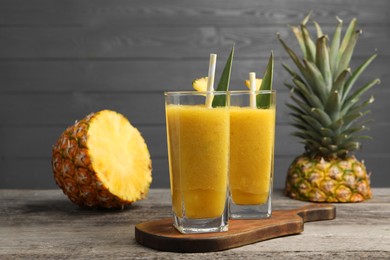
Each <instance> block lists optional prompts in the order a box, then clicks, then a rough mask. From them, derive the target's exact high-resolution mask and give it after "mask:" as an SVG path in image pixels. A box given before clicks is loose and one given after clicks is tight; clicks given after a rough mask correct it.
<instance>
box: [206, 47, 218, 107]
mask: <svg viewBox="0 0 390 260" xmlns="http://www.w3.org/2000/svg"><path fill="white" fill-rule="evenodd" d="M216 63H217V54H214V53H211V54H210V63H209V75H208V78H207V95H206V107H208V108H211V105H212V103H213V98H214V94H213V91H214V77H215V66H216Z"/></svg>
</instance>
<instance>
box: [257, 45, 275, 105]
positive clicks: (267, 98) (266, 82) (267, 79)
mask: <svg viewBox="0 0 390 260" xmlns="http://www.w3.org/2000/svg"><path fill="white" fill-rule="evenodd" d="M273 78H274V54H273V52H271V55H270V57H269V60H268V65H267V69H266V70H265V73H264V76H263V80H262V81H261V85H260V90H269V91H271V90H272V83H273ZM271 97H272V96H271V93H269V94H265V95H263V94H262V95H257V97H256V102H257V107H261V108H269V107H270V105H271Z"/></svg>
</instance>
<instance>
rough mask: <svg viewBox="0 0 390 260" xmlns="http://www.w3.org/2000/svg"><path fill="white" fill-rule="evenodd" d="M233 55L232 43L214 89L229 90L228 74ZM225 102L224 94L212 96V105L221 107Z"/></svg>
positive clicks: (229, 73) (230, 70)
mask: <svg viewBox="0 0 390 260" xmlns="http://www.w3.org/2000/svg"><path fill="white" fill-rule="evenodd" d="M233 56H234V45H233V47H232V50H231V51H230V55H229V57H228V59H227V61H226V64H225V67H224V69H223V72H222V75H221V78H220V79H219V83H218V86H217V89H216V91H228V90H229V83H230V75H231V72H232V65H233ZM225 104H226V96H223V95H216V96H214V99H213V103H212V106H213V107H221V106H225Z"/></svg>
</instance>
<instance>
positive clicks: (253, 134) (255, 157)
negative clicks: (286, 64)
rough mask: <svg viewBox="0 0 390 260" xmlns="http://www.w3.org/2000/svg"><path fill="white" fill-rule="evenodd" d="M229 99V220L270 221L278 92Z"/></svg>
mask: <svg viewBox="0 0 390 260" xmlns="http://www.w3.org/2000/svg"><path fill="white" fill-rule="evenodd" d="M229 98H230V107H229V111H230V177H229V185H230V218H232V219H255V218H267V217H270V216H271V212H272V208H271V193H272V178H273V169H274V143H275V111H276V110H275V108H276V107H275V106H276V92H275V91H255V92H251V91H230V92H229ZM251 99H252V101H254V100H256V102H251V101H250V100H251Z"/></svg>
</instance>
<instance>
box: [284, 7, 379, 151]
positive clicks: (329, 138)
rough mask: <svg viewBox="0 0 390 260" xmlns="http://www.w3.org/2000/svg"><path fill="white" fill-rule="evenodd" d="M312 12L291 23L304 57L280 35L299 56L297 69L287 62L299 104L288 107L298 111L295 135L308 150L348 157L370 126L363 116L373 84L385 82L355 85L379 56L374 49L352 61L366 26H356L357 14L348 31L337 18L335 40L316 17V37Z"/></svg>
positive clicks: (295, 61)
mask: <svg viewBox="0 0 390 260" xmlns="http://www.w3.org/2000/svg"><path fill="white" fill-rule="evenodd" d="M310 16H311V12H310V13H309V14H308V15H307V16H306V17H304V19H303V20H302V22H301V24H300V25H299V26H290V28H291V30H292V32H293V34H294V35H295V38H296V39H297V41H298V45H299V47H300V50H301V51H302V56H300V55H298V54H297V53H296V52H294V51H293V50H292V49H291V48H290V47H289V46H288V45H287V44H286V42H285V41H284V40H283V39H282V38H281V36H280V34H278V35H277V36H278V39H279V41H280V43H281V45H282V46H283V48H284V49H285V51H286V52H287V54H288V56H289V57H290V58H291V60H292V61H293V64H294V65H295V67H296V69H293V68H291V67H289V66H288V65H287V64H282V66H283V67H284V69H285V70H286V71H287V72H288V73H289V74H290V76H291V78H292V83H287V82H286V83H285V85H286V86H287V88H289V89H290V97H291V99H292V101H293V103H288V104H287V106H288V107H289V108H290V110H291V111H292V112H291V113H290V114H291V116H292V119H293V123H292V125H293V126H294V127H295V128H296V130H297V131H296V132H294V133H293V135H295V136H298V137H299V138H301V139H303V140H302V141H303V143H304V144H305V148H306V152H307V153H308V154H309V155H312V156H323V157H344V156H346V155H348V154H349V153H350V152H351V151H354V150H357V149H359V148H360V146H361V145H360V143H359V139H361V138H367V136H362V135H358V134H359V133H360V132H361V131H363V130H367V127H366V126H365V123H367V122H369V121H370V120H367V121H364V122H360V120H359V119H360V118H361V117H363V116H364V115H366V114H368V113H369V110H365V109H366V107H367V106H368V105H369V104H371V103H372V102H374V98H373V97H372V96H371V97H369V98H365V97H364V94H365V93H367V91H368V90H369V89H371V88H372V87H373V86H375V85H377V84H379V83H380V80H379V79H373V80H371V81H370V82H368V83H366V84H365V85H363V86H361V87H357V89H356V90H354V86H355V83H356V82H357V80H358V78H359V76H360V75H361V74H362V73H363V72H364V71H365V69H366V68H367V67H368V66H369V65H370V63H371V62H372V61H373V60H374V59H375V58H376V56H377V55H376V54H373V55H372V56H371V57H369V58H368V59H367V60H366V61H364V62H363V63H362V64H361V65H360V66H358V67H357V68H356V69H355V70H352V69H351V67H350V62H351V59H352V56H353V52H354V49H355V46H356V43H357V40H358V38H359V36H360V35H361V33H362V31H361V30H358V29H356V25H357V19H355V18H354V19H352V20H351V21H350V23H349V25H348V27H347V29H346V31H345V33H344V35H343V36H342V29H343V21H342V20H341V19H340V18H338V17H336V19H337V26H336V28H335V30H334V33H333V37H332V39H329V37H328V36H327V35H326V34H324V32H323V30H322V28H321V26H320V24H318V23H317V22H315V21H314V22H313V24H314V27H315V31H316V37H315V38H314V37H313V36H312V35H311V34H310V31H309V29H308V27H307V25H308V23H309V20H310Z"/></svg>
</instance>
